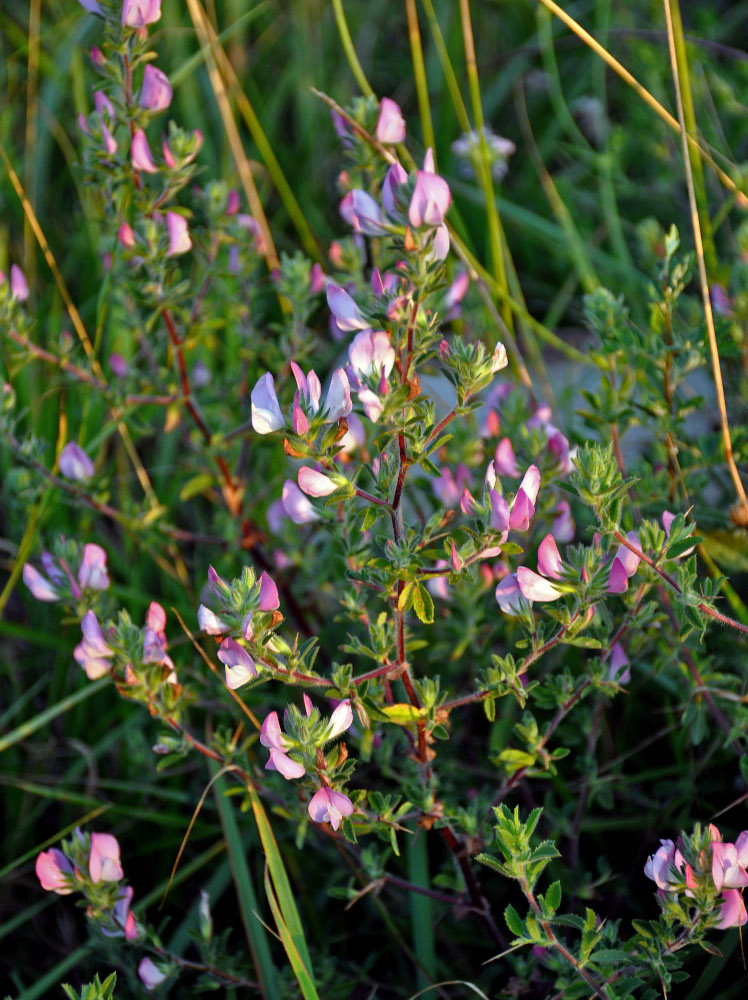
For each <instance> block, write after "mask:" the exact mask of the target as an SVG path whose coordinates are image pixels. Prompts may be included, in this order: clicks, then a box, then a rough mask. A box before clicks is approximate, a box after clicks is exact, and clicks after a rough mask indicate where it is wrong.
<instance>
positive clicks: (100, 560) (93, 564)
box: [78, 542, 109, 590]
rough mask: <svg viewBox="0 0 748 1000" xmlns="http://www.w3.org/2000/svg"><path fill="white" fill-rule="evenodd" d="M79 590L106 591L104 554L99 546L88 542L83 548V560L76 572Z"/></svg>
mask: <svg viewBox="0 0 748 1000" xmlns="http://www.w3.org/2000/svg"><path fill="white" fill-rule="evenodd" d="M78 583H79V584H80V588H81V590H106V589H107V587H108V586H109V575H108V573H107V568H106V552H105V551H104V549H102V547H101V546H100V545H95V544H94V543H93V542H88V544H86V545H85V546H84V547H83V558H82V559H81V564H80V568H79V570H78Z"/></svg>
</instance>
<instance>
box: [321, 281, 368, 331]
mask: <svg viewBox="0 0 748 1000" xmlns="http://www.w3.org/2000/svg"><path fill="white" fill-rule="evenodd" d="M327 305H328V306H329V308H330V312H331V313H332V314H333V316H334V317H335V321H336V322H337V324H338V326H339V327H340V329H341V330H368V328H369V324H368V323H367V322H366V320H365V319H364V317H363V316H362V315H361V311H360V309H359V308H358V306H357V305H356V303H355V302H354V301H353V299H352V298H351V296H350V295H349V294H348V292H346V290H345V289H344V288H341V287H340V286H339V285H335V284H333V283H332V282H330V283H329V284H328V286H327Z"/></svg>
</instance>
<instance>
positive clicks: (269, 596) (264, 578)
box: [258, 571, 280, 611]
mask: <svg viewBox="0 0 748 1000" xmlns="http://www.w3.org/2000/svg"><path fill="white" fill-rule="evenodd" d="M258 607H259V609H260V611H276V610H277V609H278V608H279V607H280V599H279V598H278V588H277V587H276V585H275V583H274V582H273V580H272V578H271V577H269V576H268V574H267V573H265V572H264V571H263V573H262V575H261V576H260V603H259V605H258Z"/></svg>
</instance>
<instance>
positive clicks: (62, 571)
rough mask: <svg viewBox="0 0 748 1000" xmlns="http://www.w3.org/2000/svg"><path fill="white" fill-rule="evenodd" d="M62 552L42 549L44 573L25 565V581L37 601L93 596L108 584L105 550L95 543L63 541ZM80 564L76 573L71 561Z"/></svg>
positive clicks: (74, 599)
mask: <svg viewBox="0 0 748 1000" xmlns="http://www.w3.org/2000/svg"><path fill="white" fill-rule="evenodd" d="M59 548H60V552H58V554H57V555H56V556H54V555H52V554H51V553H49V552H42V554H41V562H42V568H43V569H44V573H46V576H45V575H44V574H43V573H40V572H39V570H38V569H36V568H35V567H34V566H33V565H32V564H31V563H26V564H25V565H24V567H23V582H24V583H25V584H26V586H27V587H28V588H29V590H30V591H31V593H32V594H33V595H34V597H35V598H36V600H37V601H66V600H73V601H79V600H81V598H84V599H85V598H90V597H91V596H93V595H92V592H96V591H103V590H106V589H107V588H108V587H109V574H108V573H107V556H106V552H105V551H104V549H102V547H101V546H100V545H96V544H95V543H93V542H89V543H88V544H86V545H84V546H83V551H82V553H80V546H78V545H77V544H76V543H74V542H73V543H66V542H65V540H64V539H61V541H60V546H59ZM71 562H72V564H73V565H75V564H76V563H78V572H77V573H76V574H74V573H73V571H72V569H71V568H70V563H71Z"/></svg>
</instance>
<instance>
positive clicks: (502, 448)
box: [494, 438, 519, 477]
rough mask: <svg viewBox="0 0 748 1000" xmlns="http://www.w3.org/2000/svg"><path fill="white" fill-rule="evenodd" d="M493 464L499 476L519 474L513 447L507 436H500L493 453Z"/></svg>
mask: <svg viewBox="0 0 748 1000" xmlns="http://www.w3.org/2000/svg"><path fill="white" fill-rule="evenodd" d="M494 466H495V469H496V472H497V473H498V474H499V475H500V476H512V477H516V476H518V475H519V468H518V466H517V459H516V457H515V455H514V447H513V446H512V442H511V441H510V440H509V438H502V439H501V441H499V443H498V444H497V446H496V454H495V455H494Z"/></svg>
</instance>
